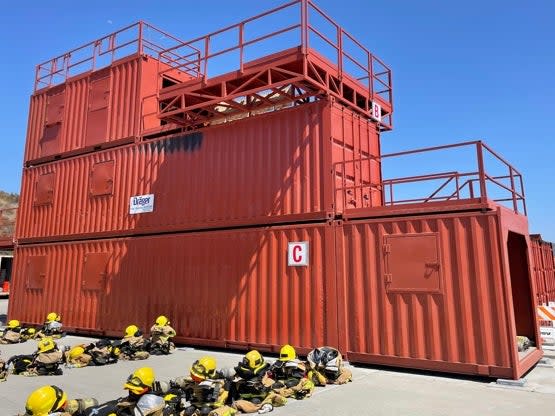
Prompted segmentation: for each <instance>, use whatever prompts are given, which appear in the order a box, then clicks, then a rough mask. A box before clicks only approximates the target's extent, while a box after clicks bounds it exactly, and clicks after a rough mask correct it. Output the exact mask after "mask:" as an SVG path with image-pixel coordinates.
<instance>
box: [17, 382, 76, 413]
mask: <svg viewBox="0 0 555 416" xmlns="http://www.w3.org/2000/svg"><path fill="white" fill-rule="evenodd" d="M66 400H67V395H66V394H65V393H64V392H63V391H62V389H60V388H59V387H57V386H43V387H41V388H39V389H37V390H35V391H34V392H32V393H31V394H30V395H29V397H28V398H27V402H26V403H25V410H26V413H25V414H27V415H33V416H47V415H49V414H50V413H51V412H55V411H56V410H59V409H60V408H61V407H62V406H63V405H64V403H65V402H66Z"/></svg>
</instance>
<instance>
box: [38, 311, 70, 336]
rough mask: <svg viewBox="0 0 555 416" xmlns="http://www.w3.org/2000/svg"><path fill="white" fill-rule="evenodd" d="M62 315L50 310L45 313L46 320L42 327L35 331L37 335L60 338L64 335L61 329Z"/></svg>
mask: <svg viewBox="0 0 555 416" xmlns="http://www.w3.org/2000/svg"><path fill="white" fill-rule="evenodd" d="M61 320H62V317H61V316H60V315H59V314H58V313H56V312H50V313H49V314H48V315H46V320H45V321H44V324H43V326H42V329H41V330H40V331H39V332H38V333H37V335H36V336H37V337H39V338H43V337H50V338H61V337H63V336H64V335H65V333H64V332H63V331H62V322H61Z"/></svg>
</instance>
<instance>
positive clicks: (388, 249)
mask: <svg viewBox="0 0 555 416" xmlns="http://www.w3.org/2000/svg"><path fill="white" fill-rule="evenodd" d="M383 252H384V253H386V254H389V253H391V244H384V245H383Z"/></svg>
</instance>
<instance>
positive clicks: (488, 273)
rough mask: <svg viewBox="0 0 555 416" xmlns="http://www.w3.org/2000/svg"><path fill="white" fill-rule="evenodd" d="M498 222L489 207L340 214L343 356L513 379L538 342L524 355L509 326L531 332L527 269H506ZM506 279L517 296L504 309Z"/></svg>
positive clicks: (529, 362) (531, 358)
mask: <svg viewBox="0 0 555 416" xmlns="http://www.w3.org/2000/svg"><path fill="white" fill-rule="evenodd" d="M500 227H501V225H500V217H498V215H497V213H496V212H493V213H490V214H482V215H481V214H477V215H476V214H468V215H464V214H462V215H458V216H455V215H443V216H441V215H435V216H429V217H413V218H398V219H377V220H366V221H359V222H352V223H345V224H344V226H343V234H342V235H341V233H338V236H337V249H338V250H339V251H342V252H343V253H344V255H341V254H338V271H339V276H338V288H339V294H338V295H339V298H340V299H341V298H344V299H347V300H348V301H347V302H346V303H345V307H344V308H343V309H341V308H340V312H339V314H340V321H341V319H344V321H345V322H346V326H345V328H344V329H343V331H342V332H341V329H342V327H341V326H340V327H339V328H340V334H339V339H340V340H344V341H345V342H344V345H341V347H342V349H343V350H345V351H347V355H348V356H349V359H350V360H351V361H358V362H367V363H373V364H381V365H393V366H402V367H411V368H423V369H430V370H439V371H448V372H455V373H469V374H481V375H489V376H494V377H511V378H515V376H516V377H519V376H520V375H521V374H522V373H523V372H524V371H525V370H527V369H528V368H530V366H531V365H533V364H534V363H535V362H537V360H538V359H539V357H541V351H539V350H536V349H534V351H533V352H532V354H529V356H528V357H527V359H526V360H527V361H525V362H520V363H519V358H518V356H517V349H516V335H517V334H518V335H526V336H528V337H529V338H530V339H532V340H536V339H538V337H537V327H536V326H535V317H534V315H535V313H534V307H533V296H532V294H531V293H532V291H531V289H530V285H531V282H530V280H531V278H530V276H529V273H528V276H525V275H524V274H523V275H519V273H520V271H519V270H517V269H518V268H516V269H511V273H512V274H514V275H515V276H517V275H519V276H518V277H515V278H513V279H509V278H506V277H504V276H505V271H504V270H505V269H506V268H505V263H506V262H508V257H509V255H507V250H508V249H507V245H506V244H502V243H501V241H503V237H502V236H501V235H500ZM524 231H526V230H524ZM525 235H526V234H521V236H522V240H523V241H524V238H525V237H524V236H525ZM521 248H522V252H523V253H525V252H526V247H525V246H524V247H521ZM513 254H514V256H515V257H516V258H518V253H516V252H515V253H512V254H511V255H513ZM519 261H522V262H523V263H524V264H526V259H522V258H520V260H519ZM524 267H526V266H524ZM420 270H421V271H422V274H420V273H419V271H420ZM507 280H512V281H511V282H507ZM518 280H520V281H521V282H520V283H519V282H518ZM511 283H512V286H513V290H514V291H515V292H516V293H518V297H522V298H523V299H521V300H518V301H517V299H514V306H513V307H512V308H511V307H509V306H508V305H512V304H513V302H512V301H510V300H507V299H508V297H510V296H511V295H510V292H509V293H507V291H506V290H507V289H506V288H507V287H509V288H510V287H511ZM527 285H528V290H527V288H526V286H527ZM510 290H511V289H509V291H510ZM513 294H514V293H513ZM513 297H514V296H513ZM528 298H530V299H528ZM526 301H528V304H527V303H526ZM517 303H518V305H517ZM513 308H514V313H513V312H512V310H513ZM513 315H514V316H515V317H514V318H513ZM341 316H343V317H344V318H341ZM513 319H516V321H517V322H516V329H515V321H514V320H513ZM515 331H516V333H515ZM538 354H540V355H538ZM534 360H535V361H534ZM521 361H522V360H521Z"/></svg>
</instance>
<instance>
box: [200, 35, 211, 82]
mask: <svg viewBox="0 0 555 416" xmlns="http://www.w3.org/2000/svg"><path fill="white" fill-rule="evenodd" d="M209 48H210V36H206V37H205V38H204V65H203V67H204V68H203V69H202V72H203V73H202V80H203V81H206V78H207V76H208V75H207V74H208V53H209Z"/></svg>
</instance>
